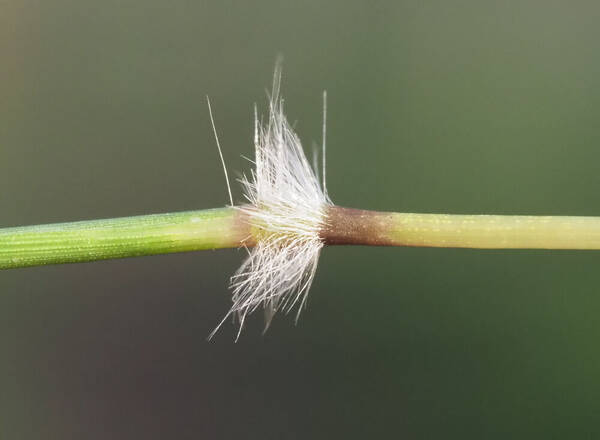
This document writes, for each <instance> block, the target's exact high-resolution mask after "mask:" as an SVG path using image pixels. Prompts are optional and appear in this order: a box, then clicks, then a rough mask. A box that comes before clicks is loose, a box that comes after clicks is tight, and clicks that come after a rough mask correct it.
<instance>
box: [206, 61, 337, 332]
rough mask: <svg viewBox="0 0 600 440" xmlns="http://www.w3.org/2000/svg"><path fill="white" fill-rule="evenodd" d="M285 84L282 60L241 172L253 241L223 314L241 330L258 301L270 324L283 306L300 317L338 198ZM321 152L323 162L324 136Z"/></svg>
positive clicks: (246, 211) (243, 209)
mask: <svg viewBox="0 0 600 440" xmlns="http://www.w3.org/2000/svg"><path fill="white" fill-rule="evenodd" d="M280 84H281V68H280V64H279V63H278V64H277V65H276V67H275V74H274V79H273V88H272V91H271V94H270V97H269V113H268V118H267V121H266V122H263V121H262V120H259V118H258V115H257V112H256V108H255V112H254V113H255V133H254V147H255V161H254V163H255V169H254V170H252V172H251V175H250V178H247V177H246V176H244V177H242V179H241V180H240V182H241V184H242V187H243V190H244V196H245V198H246V199H247V201H248V202H249V204H247V205H241V206H238V207H236V209H239V210H240V211H243V212H244V213H245V214H247V216H248V218H249V221H250V224H251V227H252V228H253V234H252V235H253V238H254V241H255V246H254V248H253V249H251V250H249V255H248V257H247V258H246V260H245V261H244V262H243V263H242V265H241V266H240V268H239V269H238V270H237V272H236V273H235V274H234V275H233V276H232V277H231V289H232V300H233V305H232V307H231V310H230V311H229V313H228V314H227V316H226V317H225V318H224V320H225V319H227V317H228V316H230V315H233V316H234V318H236V319H237V321H238V322H239V331H238V337H239V332H241V330H242V328H243V326H244V322H245V319H246V317H247V316H248V315H249V314H250V313H252V312H254V311H255V310H257V309H259V308H263V309H264V311H265V322H266V324H265V330H266V329H267V328H268V327H269V325H270V323H271V320H272V318H273V316H274V314H275V313H276V312H277V311H279V310H281V311H283V312H284V313H289V312H290V311H291V310H293V309H294V308H295V307H296V308H297V312H296V321H297V320H298V317H299V315H300V312H301V311H302V309H303V308H304V307H305V305H306V299H307V295H308V291H309V289H310V286H311V283H312V281H313V278H314V276H315V272H316V269H317V263H318V260H319V254H320V252H321V249H322V247H323V241H322V239H321V237H320V235H319V232H320V230H321V229H322V227H323V225H324V224H325V221H326V212H325V211H326V208H327V207H328V206H330V205H332V202H331V199H330V198H329V196H328V195H327V190H326V186H325V182H324V180H323V182H320V181H319V178H318V171H317V169H313V168H311V166H310V164H309V162H308V160H307V159H306V156H305V155H304V150H303V148H302V144H301V143H300V139H299V138H298V135H297V134H296V133H295V132H294V130H293V128H292V126H291V125H290V124H289V122H288V120H287V118H286V117H285V114H284V112H283V99H282V98H281V97H280V94H279V92H280ZM324 105H325V101H324ZM324 108H325V106H324ZM323 119H324V121H325V115H324V118H323ZM323 136H325V130H324V131H323ZM322 160H323V165H324V160H325V139H323V157H322ZM323 174H324V172H323ZM224 320H223V321H224ZM221 324H222V322H221ZM221 324H219V326H220V325H221ZM218 328H219V327H217V329H218ZM217 329H215V331H216V330H217ZM213 334H214V332H213ZM211 336H212V335H211Z"/></svg>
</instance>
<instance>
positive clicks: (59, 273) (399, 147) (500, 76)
mask: <svg viewBox="0 0 600 440" xmlns="http://www.w3.org/2000/svg"><path fill="white" fill-rule="evenodd" d="M599 19H600V5H599V4H598V3H597V2H593V1H588V2H584V1H574V2H566V1H562V2H557V1H537V2H534V1H524V2H523V1H514V2H513V1H509V2H481V1H441V0H440V1H432V2H423V1H416V0H415V1H401V2H395V1H387V2H383V1H382V2H378V1H346V0H335V1H317V0H313V1H275V0H273V1H238V2H234V1H214V2H204V1H174V2H167V1H157V0H151V1H133V2H128V1H102V2H99V1H91V0H85V1H81V0H79V1H75V0H72V1H68V0H56V1H21V0H5V1H2V2H0V225H1V226H15V225H27V224H37V223H48V222H59V221H69V220H82V219H92V218H107V217H117V216H126V215H135V214H145V213H157V212H168V211H179V210H188V209H199V208H209V207H217V206H223V205H224V204H225V203H226V202H227V192H226V188H225V183H224V179H223V175H222V170H221V165H220V162H219V158H218V154H217V150H216V148H215V145H214V140H213V137H212V132H211V129H210V123H209V119H208V112H207V108H206V102H205V95H207V94H208V95H210V97H211V100H212V103H213V110H214V112H215V119H216V123H217V127H218V129H219V132H220V135H221V142H222V145H223V149H224V155H225V159H226V161H227V164H228V166H229V168H230V170H235V171H233V172H232V174H233V175H234V176H235V175H236V173H237V172H244V171H245V172H248V170H249V169H250V166H251V164H250V163H249V162H248V161H246V160H245V159H243V158H242V157H241V155H246V156H248V157H252V130H253V103H255V102H256V103H258V105H259V108H260V109H261V110H262V111H263V112H264V109H265V93H264V91H265V89H266V88H268V87H269V85H270V82H271V75H272V70H273V66H274V61H275V58H276V56H277V54H278V53H282V54H283V55H284V57H285V61H284V85H283V90H284V95H285V98H286V107H287V112H288V116H289V118H290V120H293V121H297V124H296V127H297V131H298V133H299V134H300V136H301V138H302V139H303V141H304V144H305V147H306V148H307V150H309V149H310V148H311V144H312V142H313V141H316V142H319V141H320V137H321V136H320V131H321V106H322V103H321V92H322V90H323V89H327V91H328V94H329V118H328V130H329V131H328V147H329V148H328V172H327V175H328V186H329V190H330V193H331V195H332V198H333V200H334V201H335V202H336V203H338V204H341V205H345V206H353V207H360V208H370V209H379V210H397V211H414V212H449V213H489V214H502V213H505V214H554V215H561V214H570V215H600V197H599V190H600V173H599V172H598V169H599V166H598V164H599V161H600V124H599V120H600V27H599V26H598V22H599ZM234 195H235V198H236V200H238V201H241V200H242V196H241V192H240V189H239V187H238V186H237V185H236V186H235V187H234ZM243 257H244V251H235V250H224V251H216V252H201V253H191V254H181V255H170V256H159V257H147V258H138V259H130V260H122V261H109V262H99V263H90V264H82V265H71V266H56V267H43V268H33V269H23V270H14V271H6V272H3V273H0V437H1V438H7V439H9V438H12V439H42V438H44V439H46V438H57V439H58V438H60V439H66V438H79V439H107V438H111V439H137V438H140V439H141V438H144V439H154V438H156V439H158V438H175V439H198V438H207V439H213V438H214V439H229V438H244V439H325V438H357V439H363V438H415V439H425V438H457V439H458V438H461V439H463V438H528V439H529V438H574V439H575V438H577V439H579V438H596V437H598V436H599V435H600V419H599V417H600V347H599V344H598V340H599V336H600V320H599V319H598V316H599V314H600V292H599V289H598V286H600V270H599V267H600V253H597V252H575V251H573V252H571V251H554V252H553V251H477V250H452V249H450V250H443V249H410V248H406V249H405V248H397V249H384V248H350V247H345V248H331V249H325V250H324V251H323V253H322V257H321V262H320V266H319V270H318V273H317V277H316V280H315V283H314V286H313V289H312V292H311V295H310V302H309V307H308V309H307V310H306V311H305V313H304V314H303V316H302V318H301V319H300V322H299V324H298V325H297V326H294V325H293V319H292V317H290V316H287V317H285V316H280V317H278V318H277V319H276V320H275V322H274V324H273V326H272V328H271V329H270V330H269V332H267V334H266V335H264V336H263V335H261V331H262V317H261V316H255V317H254V318H253V319H252V320H251V322H250V323H249V324H248V326H247V328H246V330H245V331H244V333H243V334H242V337H241V338H240V341H239V342H238V343H237V344H235V343H234V342H233V339H234V336H235V331H236V329H235V327H234V326H232V325H225V326H224V328H223V330H222V331H221V332H220V333H219V334H218V335H217V336H216V338H215V339H214V340H212V341H211V342H207V341H206V336H207V335H208V334H209V332H210V331H211V330H212V329H213V328H214V326H215V325H216V324H217V323H218V321H219V320H220V319H221V317H222V316H223V314H224V313H225V312H226V310H227V309H228V307H229V304H230V303H229V299H228V291H227V287H226V286H227V280H228V277H229V275H230V274H231V273H233V272H234V271H235V269H236V267H237V266H238V265H239V263H240V261H241V260H242V259H243Z"/></svg>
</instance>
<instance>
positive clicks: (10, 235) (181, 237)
mask: <svg viewBox="0 0 600 440" xmlns="http://www.w3.org/2000/svg"><path fill="white" fill-rule="evenodd" d="M245 217H246V214H243V213H242V212H240V211H239V210H236V209H233V208H221V209H207V210H202V211H188V212H178V213H170V214H154V215H142V216H135V217H123V218H116V219H106V220H90V221H79V222H72V223H57V224H50V225H39V226H23V227H16V228H5V229H0V269H10V268H16V267H27V266H38V265H46V264H57V263H80V262H86V261H96V260H106V259H111V258H125V257H136V256H142V255H155V254H168V253H173V252H185V251H198V250H206V249H219V248H233V247H239V246H241V245H242V244H244V243H245V240H246V239H249V237H250V235H251V233H250V227H249V225H248V222H247V221H246V220H245ZM248 245H252V243H251V242H248Z"/></svg>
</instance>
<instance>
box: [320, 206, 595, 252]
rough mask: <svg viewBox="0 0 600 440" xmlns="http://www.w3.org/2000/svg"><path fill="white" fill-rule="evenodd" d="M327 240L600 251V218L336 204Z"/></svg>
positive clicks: (331, 216) (327, 232) (360, 242)
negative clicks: (423, 211) (414, 211)
mask: <svg viewBox="0 0 600 440" xmlns="http://www.w3.org/2000/svg"><path fill="white" fill-rule="evenodd" d="M328 217H329V222H328V226H327V227H326V228H325V229H324V232H323V234H322V235H323V238H324V240H325V242H326V243H327V244H364V245H375V246H428V247H455V248H479V249H600V217H569V216H527V215H451V214H403V213H392V212H375V211H364V210H361V209H351V208H342V207H337V206H335V207H332V208H330V210H329V213H328Z"/></svg>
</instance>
